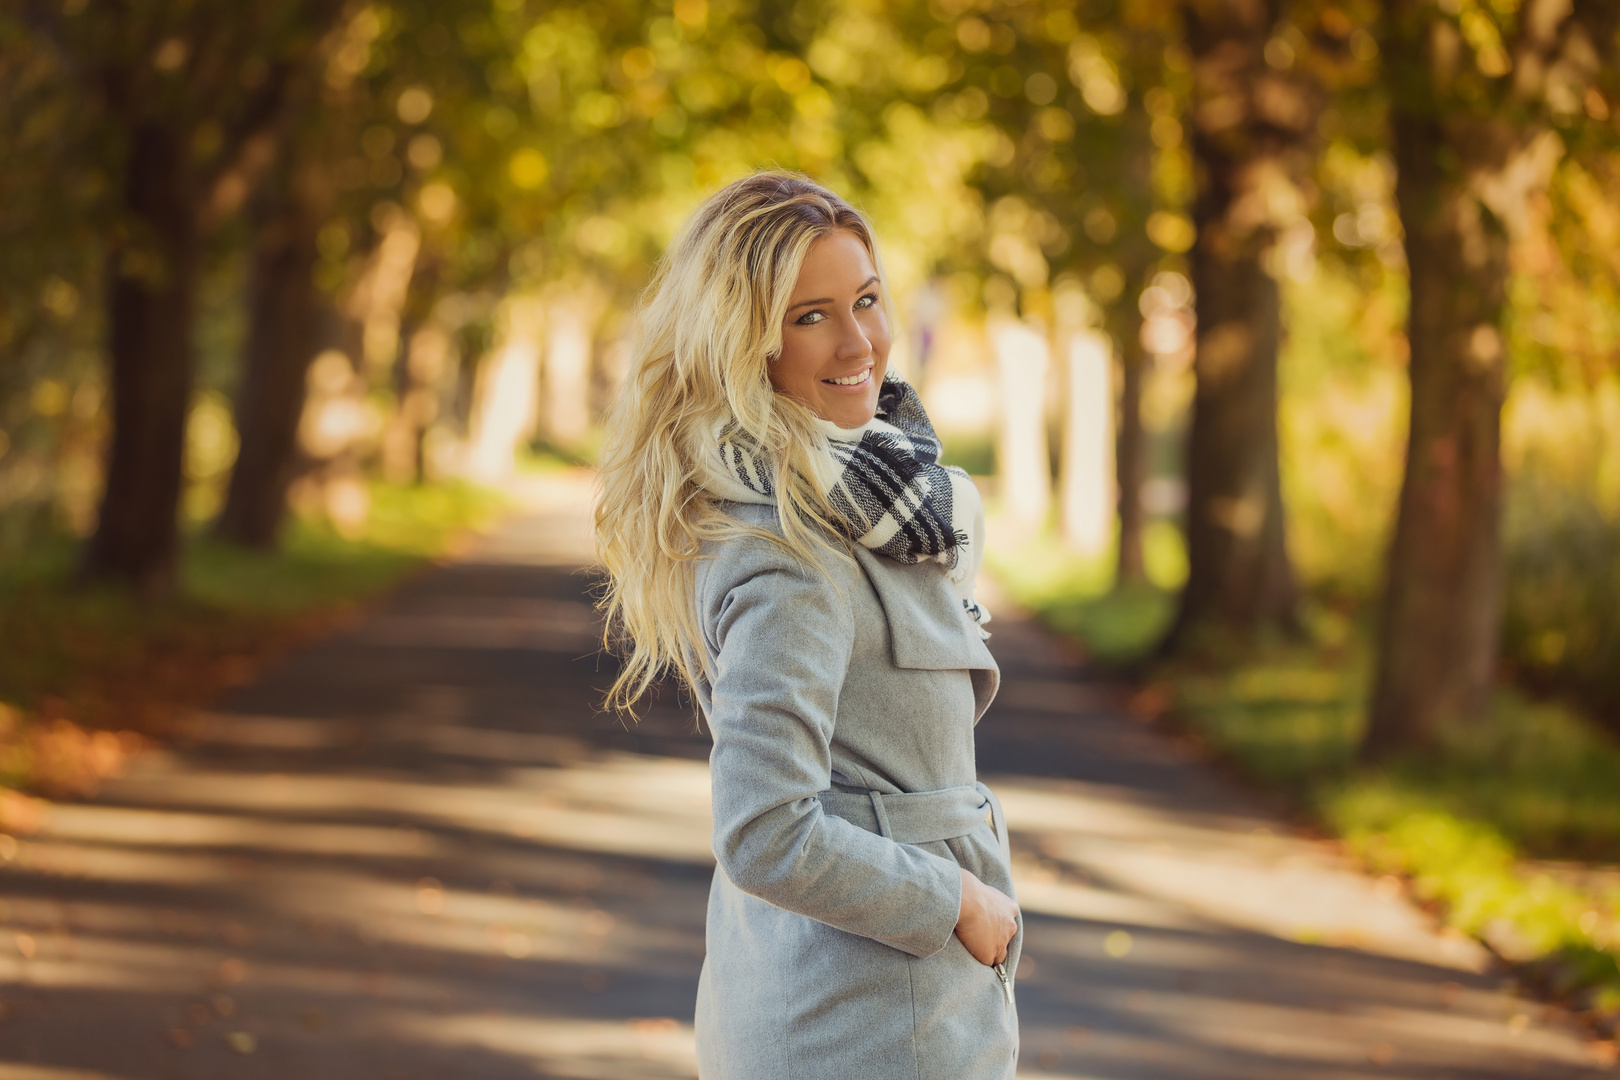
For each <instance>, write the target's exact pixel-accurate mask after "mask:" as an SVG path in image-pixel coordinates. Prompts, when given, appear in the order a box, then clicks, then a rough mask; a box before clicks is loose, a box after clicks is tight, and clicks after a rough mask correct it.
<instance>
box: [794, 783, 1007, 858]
mask: <svg viewBox="0 0 1620 1080" xmlns="http://www.w3.org/2000/svg"><path fill="white" fill-rule="evenodd" d="M816 798H817V799H819V800H820V801H821V806H822V809H823V810H825V811H826V812H827V813H829V814H835V815H837V816H838V817H841V818H843V819H844V820H845V821H848V822H850V823H851V824H854V825H859V826H860V827H861V828H863V829H865V830H866V831H867V832H874V833H878V834H879V835H881V836H887V837H888V838H889V839H891V840H893V841H894V842H895V843H897V844H929V843H933V842H934V841H936V840H953V839H955V838H956V837H958V836H966V835H967V834H968V833H970V832H972V831H973V830H974V829H976V828H978V827H979V826H980V825H983V824H984V823H985V817H986V815H988V816H989V819H990V824H991V826H992V827H993V828H994V829H995V832H996V839H997V840H998V841H999V842H1000V844H1001V854H1002V857H1003V858H1010V854H1009V851H1008V846H1007V822H1006V819H1005V818H1004V817H1003V816H1002V813H1001V800H1000V799H997V798H996V795H995V792H993V791H991V790H990V789H989V788H988V787H986V786H985V785H984V784H982V783H973V784H961V785H959V786H957V787H948V788H939V789H938V790H936V791H908V792H904V793H901V794H898V795H890V794H886V793H884V792H881V791H834V790H830V789H829V790H827V791H822V792H818V793H817V794H816Z"/></svg>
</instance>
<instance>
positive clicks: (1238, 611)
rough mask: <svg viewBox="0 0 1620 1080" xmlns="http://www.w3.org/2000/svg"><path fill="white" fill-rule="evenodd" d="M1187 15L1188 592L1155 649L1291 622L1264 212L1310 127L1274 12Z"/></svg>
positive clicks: (1200, 6) (1273, 215) (1271, 250)
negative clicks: (1284, 71)
mask: <svg viewBox="0 0 1620 1080" xmlns="http://www.w3.org/2000/svg"><path fill="white" fill-rule="evenodd" d="M1188 13H1189V20H1188V40H1189V43H1190V45H1191V46H1192V52H1193V85H1194V92H1193V101H1192V106H1191V116H1190V119H1191V121H1192V124H1191V126H1192V151H1193V157H1194V160H1195V165H1194V173H1195V175H1197V177H1198V192H1197V197H1196V200H1195V202H1194V207H1193V219H1194V225H1195V226H1196V229H1197V234H1196V240H1195V242H1194V244H1193V249H1192V251H1191V253H1190V262H1191V271H1192V273H1191V277H1192V285H1193V289H1194V292H1195V294H1196V298H1197V312H1198V329H1197V336H1196V339H1195V350H1196V351H1195V356H1194V362H1193V371H1194V375H1195V377H1196V379H1197V387H1196V390H1195V392H1194V396H1193V413H1192V425H1191V430H1190V432H1189V435H1188V441H1187V451H1186V453H1187V457H1186V460H1187V522H1186V531H1187V564H1188V567H1187V569H1188V575H1187V584H1186V587H1185V589H1184V590H1183V592H1182V595H1181V605H1180V610H1179V611H1178V613H1177V618H1176V622H1175V625H1174V626H1173V628H1172V630H1171V632H1170V635H1169V636H1168V637H1167V639H1166V641H1165V645H1164V647H1165V648H1166V649H1167V650H1177V649H1182V648H1187V647H1196V641H1197V640H1199V639H1202V638H1203V637H1204V635H1205V632H1206V630H1211V629H1217V628H1218V630H1219V632H1222V633H1225V634H1236V635H1237V636H1238V637H1240V638H1241V637H1249V636H1252V635H1253V634H1255V633H1256V632H1258V631H1260V630H1262V629H1263V628H1266V627H1282V628H1292V627H1293V626H1294V624H1295V617H1296V615H1295V609H1296V604H1297V599H1298V595H1297V594H1298V590H1297V588H1296V586H1295V581H1294V572H1293V567H1292V565H1291V564H1290V563H1289V560H1288V549H1287V545H1286V543H1285V538H1284V529H1283V505H1282V487H1281V481H1280V476H1279V469H1278V463H1277V349H1278V344H1279V339H1280V336H1281V319H1280V316H1281V293H1280V289H1279V287H1278V282H1277V279H1276V277H1275V276H1274V275H1275V274H1277V273H1278V272H1279V270H1278V267H1277V265H1276V263H1277V257H1276V256H1277V251H1276V247H1277V245H1276V240H1277V233H1278V227H1279V225H1280V224H1281V223H1282V222H1281V220H1280V218H1279V212H1278V211H1277V210H1276V209H1275V207H1276V205H1277V204H1278V202H1279V199H1278V197H1277V196H1278V192H1279V190H1292V187H1291V177H1292V176H1293V175H1294V173H1295V172H1296V171H1297V170H1298V168H1299V167H1300V164H1299V160H1298V159H1299V156H1300V155H1299V149H1300V147H1301V146H1302V145H1303V141H1304V139H1305V138H1306V137H1307V136H1306V133H1307V132H1309V131H1310V130H1311V129H1312V128H1313V127H1314V123H1313V118H1314V112H1313V109H1312V106H1311V104H1310V102H1309V100H1308V98H1307V96H1306V94H1305V92H1304V90H1303V89H1302V88H1301V87H1300V86H1298V85H1295V84H1292V83H1290V82H1289V81H1288V80H1286V79H1284V78H1283V77H1282V76H1280V75H1279V73H1277V72H1276V71H1273V70H1271V69H1270V68H1269V67H1268V66H1267V64H1266V62H1265V60H1264V57H1263V54H1264V49H1265V44H1266V41H1267V40H1268V39H1269V37H1270V36H1271V33H1272V31H1273V29H1274V27H1275V26H1276V24H1277V22H1278V21H1279V13H1278V11H1277V10H1276V7H1275V5H1273V4H1252V5H1251V4H1239V3H1236V2H1235V0H1223V2H1212V3H1196V2H1195V3H1193V4H1192V5H1190V7H1189V9H1188ZM1294 212H1295V213H1297V210H1296V211H1294Z"/></svg>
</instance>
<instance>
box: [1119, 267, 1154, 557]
mask: <svg viewBox="0 0 1620 1080" xmlns="http://www.w3.org/2000/svg"><path fill="white" fill-rule="evenodd" d="M1138 291H1140V290H1138ZM1130 309H1131V312H1132V313H1133V314H1134V313H1136V307H1135V305H1134V304H1132V305H1131V306H1130ZM1125 323H1126V326H1127V332H1126V333H1125V334H1124V335H1122V338H1121V342H1120V382H1119V427H1118V429H1117V433H1116V435H1115V442H1116V446H1115V449H1114V467H1115V469H1116V470H1117V477H1118V479H1117V483H1118V486H1119V552H1118V565H1117V566H1116V568H1115V574H1114V582H1115V584H1116V585H1128V584H1136V583H1139V582H1142V581H1146V580H1147V564H1146V562H1145V560H1144V559H1143V556H1142V534H1143V532H1144V531H1145V529H1146V525H1147V519H1146V515H1145V514H1144V513H1143V509H1142V485H1143V484H1144V483H1145V482H1146V480H1147V432H1146V430H1145V429H1144V428H1143V427H1142V379H1143V376H1144V375H1145V374H1146V363H1147V351H1146V350H1145V349H1143V348H1142V321H1141V318H1140V316H1139V315H1138V317H1136V318H1131V319H1126V320H1125Z"/></svg>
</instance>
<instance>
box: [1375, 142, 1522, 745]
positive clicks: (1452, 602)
mask: <svg viewBox="0 0 1620 1080" xmlns="http://www.w3.org/2000/svg"><path fill="white" fill-rule="evenodd" d="M1394 127H1395V159H1396V167H1397V169H1398V170H1399V172H1398V177H1397V180H1396V200H1397V202H1398V203H1399V206H1400V211H1401V221H1402V224H1403V225H1404V226H1405V229H1406V252H1407V265H1408V266H1409V268H1410V274H1411V292H1412V304H1411V314H1410V316H1409V322H1408V326H1407V337H1408V340H1409V341H1410V342H1411V349H1412V352H1411V357H1412V359H1411V380H1412V405H1411V409H1412V419H1411V429H1410V433H1409V435H1408V440H1407V452H1406V455H1407V456H1406V475H1405V478H1404V480H1403V481H1402V484H1401V498H1400V510H1399V514H1398V515H1397V517H1396V520H1395V537H1394V541H1393V543H1392V545H1391V547H1390V557H1389V574H1388V578H1387V584H1386V586H1385V588H1386V593H1385V598H1384V608H1383V612H1382V625H1381V633H1380V634H1379V638H1378V669H1377V675H1376V679H1375V683H1374V689H1373V698H1372V707H1371V713H1370V726H1369V728H1368V732H1367V739H1366V743H1365V745H1364V747H1363V751H1364V753H1365V754H1366V756H1368V757H1370V758H1378V757H1382V756H1384V755H1386V754H1388V753H1389V752H1391V751H1393V750H1396V749H1398V748H1402V747H1406V746H1413V745H1419V744H1422V743H1424V742H1427V741H1429V740H1430V739H1431V738H1432V737H1433V736H1434V734H1435V733H1436V731H1437V730H1438V728H1439V727H1440V726H1441V725H1442V724H1443V723H1445V722H1446V721H1448V720H1452V719H1457V718H1461V717H1465V716H1468V715H1471V714H1477V713H1478V712H1479V711H1481V710H1483V709H1484V708H1485V707H1486V705H1487V703H1488V701H1489V698H1490V691H1491V680H1492V672H1493V668H1494V665H1495V662H1496V647H1497V632H1498V625H1499V622H1500V608H1501V541H1500V534H1499V529H1498V516H1499V514H1500V510H1501V497H1502V467H1501V460H1500V455H1499V447H1500V434H1501V409H1502V401H1503V396H1504V393H1505V379H1504V377H1503V349H1502V339H1501V335H1500V333H1499V331H1498V330H1497V327H1498V326H1499V325H1500V321H1501V316H1502V309H1503V307H1504V304H1505V302H1506V296H1507V274H1508V239H1507V236H1506V234H1505V233H1504V232H1502V231H1501V229H1500V228H1498V227H1496V226H1495V223H1493V222H1490V221H1488V220H1486V215H1485V213H1484V212H1483V211H1484V208H1483V207H1481V206H1480V205H1479V202H1478V201H1477V199H1475V198H1474V197H1473V196H1472V195H1471V194H1470V193H1469V192H1468V191H1467V190H1466V189H1465V188H1463V186H1462V185H1461V184H1459V183H1458V182H1457V181H1456V180H1455V179H1454V178H1453V177H1452V176H1450V175H1448V173H1449V172H1450V171H1451V170H1448V169H1446V168H1445V166H1444V164H1443V163H1442V160H1441V159H1442V157H1443V156H1444V155H1445V152H1446V149H1447V147H1446V141H1445V137H1444V132H1442V131H1441V129H1440V125H1439V124H1437V123H1435V122H1433V121H1432V120H1429V119H1425V118H1421V117H1415V116H1397V117H1396V118H1395V123H1394Z"/></svg>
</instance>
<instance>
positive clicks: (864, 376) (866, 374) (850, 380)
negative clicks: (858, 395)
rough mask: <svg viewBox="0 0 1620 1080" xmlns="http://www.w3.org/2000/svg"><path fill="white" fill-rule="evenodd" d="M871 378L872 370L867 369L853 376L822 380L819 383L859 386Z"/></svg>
mask: <svg viewBox="0 0 1620 1080" xmlns="http://www.w3.org/2000/svg"><path fill="white" fill-rule="evenodd" d="M871 377H872V369H871V368H867V369H866V370H865V371H858V372H856V373H855V374H853V375H845V376H844V377H843V378H841V379H822V380H821V381H822V382H824V383H831V384H832V385H833V386H860V385H861V384H862V383H864V382H866V381H867V380H868V379H870V378H871Z"/></svg>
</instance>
